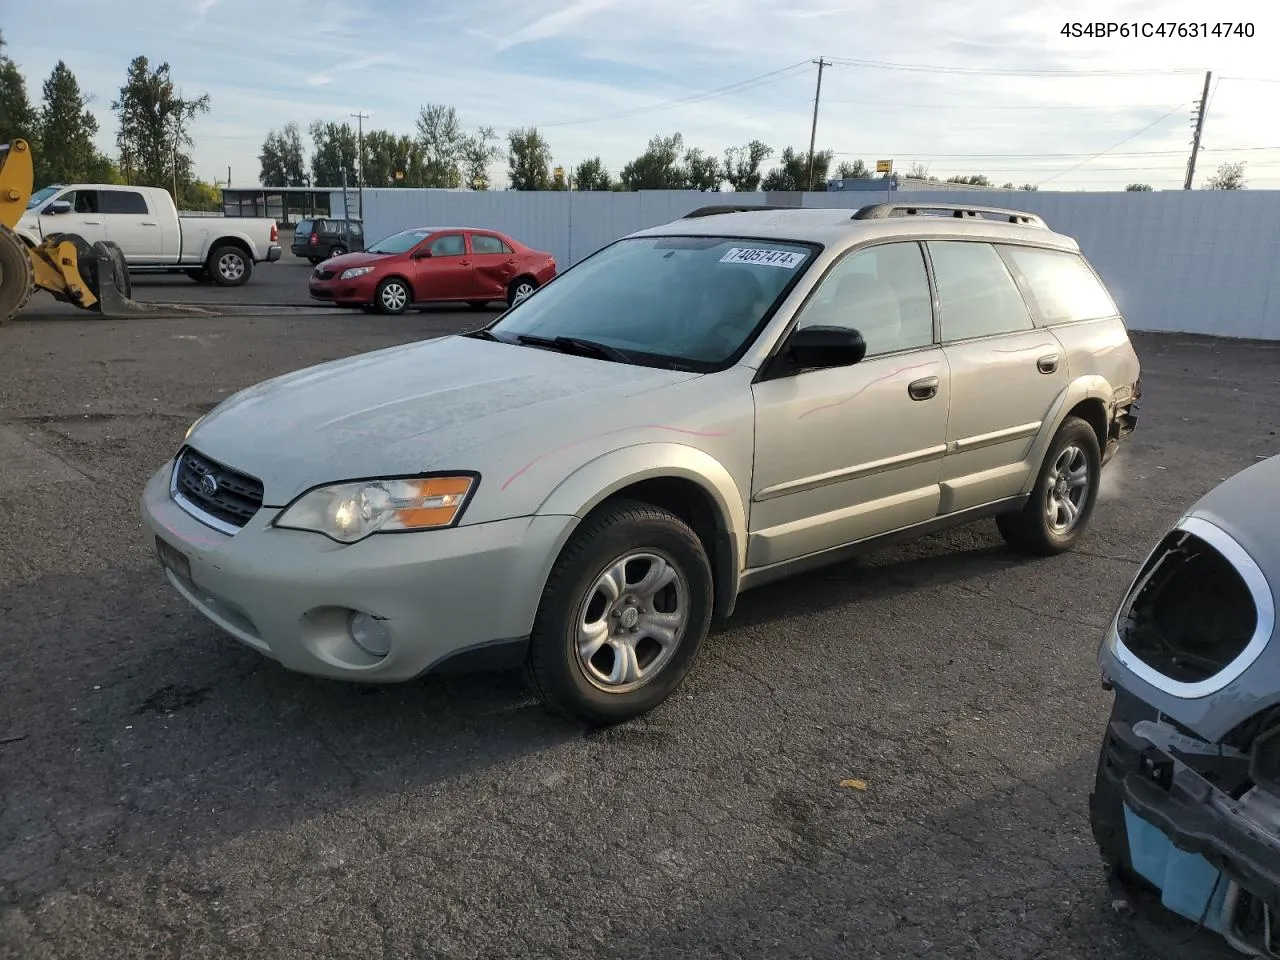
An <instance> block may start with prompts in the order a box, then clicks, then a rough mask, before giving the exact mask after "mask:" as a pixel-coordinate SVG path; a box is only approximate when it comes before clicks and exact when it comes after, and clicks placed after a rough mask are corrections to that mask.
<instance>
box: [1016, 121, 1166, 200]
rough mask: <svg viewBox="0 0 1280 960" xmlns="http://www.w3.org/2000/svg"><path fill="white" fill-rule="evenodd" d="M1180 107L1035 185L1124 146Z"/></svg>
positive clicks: (1069, 171)
mask: <svg viewBox="0 0 1280 960" xmlns="http://www.w3.org/2000/svg"><path fill="white" fill-rule="evenodd" d="M1182 108H1183V107H1182V104H1178V105H1177V106H1176V107H1174V108H1173V109H1172V110H1170V111H1169V112H1168V113H1166V114H1165V115H1164V116H1163V117H1160V118H1158V119H1156V120H1153V121H1151V122H1150V123H1149V124H1147V125H1146V126H1145V127H1143V128H1142V129H1141V130H1138V131H1136V132H1134V133H1131V134H1129V136H1127V137H1125V138H1124V139H1123V140H1121V141H1120V142H1118V143H1115V144H1113V145H1112V146H1110V147H1107V149H1105V150H1100V151H1098V152H1097V153H1095V154H1094V155H1093V156H1091V157H1086V158H1085V159H1084V160H1081V161H1080V162H1079V163H1077V164H1076V165H1075V166H1073V167H1068V168H1067V169H1066V170H1063V171H1061V172H1060V173H1055V174H1054V175H1053V176H1052V177H1046V178H1045V179H1044V180H1041V181H1040V183H1038V184H1037V186H1043V185H1044V184H1046V183H1048V182H1049V181H1050V180H1056V179H1057V178H1058V177H1062V176H1066V175H1067V174H1068V173H1071V172H1073V171H1075V170H1079V169H1080V168H1081V167H1083V166H1084V165H1085V164H1086V163H1088V162H1089V161H1090V160H1096V159H1097V158H1098V157H1101V156H1104V155H1105V154H1108V153H1110V152H1111V151H1112V150H1114V149H1116V147H1122V146H1124V145H1125V144H1126V143H1128V142H1129V141H1130V140H1133V139H1135V138H1137V137H1140V136H1142V135H1143V134H1144V133H1146V132H1147V131H1148V130H1150V129H1151V128H1152V127H1154V126H1156V125H1157V124H1159V123H1163V122H1164V121H1165V120H1168V119H1169V118H1170V117H1172V116H1173V115H1174V114H1175V113H1177V112H1178V111H1179V110H1181V109H1182Z"/></svg>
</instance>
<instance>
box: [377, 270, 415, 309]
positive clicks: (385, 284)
mask: <svg viewBox="0 0 1280 960" xmlns="http://www.w3.org/2000/svg"><path fill="white" fill-rule="evenodd" d="M410 299H411V297H410V296H409V286H408V284H406V283H405V282H404V281H403V280H401V279H400V278H399V277H387V279H385V280H383V281H382V282H381V283H380V284H378V289H377V290H375V291H374V292H373V302H374V305H375V306H376V307H377V308H378V312H379V313H385V314H388V315H390V316H393V317H398V316H399V315H400V314H402V313H404V312H405V311H406V310H408V309H409V301H410Z"/></svg>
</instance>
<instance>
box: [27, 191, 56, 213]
mask: <svg viewBox="0 0 1280 960" xmlns="http://www.w3.org/2000/svg"><path fill="white" fill-rule="evenodd" d="M61 189H62V188H61V187H59V186H57V185H54V186H52V187H41V188H40V189H39V190H37V191H36V192H35V193H33V194H32V195H31V199H30V200H28V201H27V209H28V210H33V209H35V208H36V207H38V206H40V204H42V203H44V202H45V201H46V200H48V199H49V198H50V197H52V196H53V195H54V194H55V193H57V192H58V191H59V190H61Z"/></svg>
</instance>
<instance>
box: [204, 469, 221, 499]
mask: <svg viewBox="0 0 1280 960" xmlns="http://www.w3.org/2000/svg"><path fill="white" fill-rule="evenodd" d="M200 492H201V493H203V494H204V495H205V496H206V497H214V496H217V493H218V478H217V477H215V476H214V475H213V474H212V473H206V474H205V475H204V476H203V477H201V478H200Z"/></svg>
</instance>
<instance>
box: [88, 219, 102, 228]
mask: <svg viewBox="0 0 1280 960" xmlns="http://www.w3.org/2000/svg"><path fill="white" fill-rule="evenodd" d="M85 223H91V224H93V225H94V226H95V227H100V226H102V221H101V220H86V221H85Z"/></svg>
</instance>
